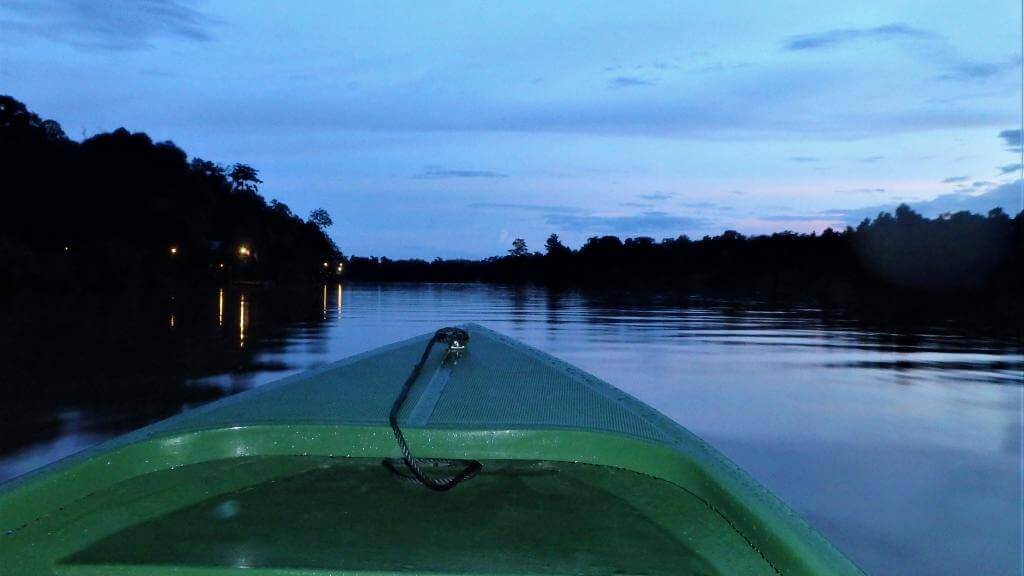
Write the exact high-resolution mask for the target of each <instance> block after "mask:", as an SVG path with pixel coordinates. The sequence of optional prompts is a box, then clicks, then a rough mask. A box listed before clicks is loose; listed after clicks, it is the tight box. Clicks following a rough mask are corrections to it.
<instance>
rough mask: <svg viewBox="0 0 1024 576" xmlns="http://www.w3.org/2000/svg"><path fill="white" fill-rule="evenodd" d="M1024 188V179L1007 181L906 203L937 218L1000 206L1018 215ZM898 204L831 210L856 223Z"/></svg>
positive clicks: (891, 209) (980, 211)
mask: <svg viewBox="0 0 1024 576" xmlns="http://www.w3.org/2000/svg"><path fill="white" fill-rule="evenodd" d="M1022 191H1024V180H1017V181H1014V182H1006V183H1004V184H1000V185H999V186H996V187H994V188H989V189H988V190H986V191H985V192H982V193H981V194H978V193H977V192H952V193H949V194H941V195H939V196H936V197H935V198H934V199H932V200H925V201H921V202H914V201H909V202H907V204H909V205H910V207H911V208H913V209H914V210H917V211H918V212H920V213H921V214H923V215H924V216H928V217H931V218H934V217H935V216H938V215H939V214H945V213H948V212H959V211H962V210H967V211H969V212H974V213H977V214H987V213H988V211H989V210H991V209H993V208H996V207H999V208H1002V209H1003V210H1005V211H1006V212H1007V213H1008V214H1016V213H1018V212H1020V210H1021V192H1022ZM894 210H896V203H895V202H894V203H891V204H876V205H873V206H866V207H864V208H857V209H853V210H829V211H828V212H829V213H832V214H836V215H837V216H840V217H842V218H843V219H844V220H845V221H846V222H847V223H849V224H856V223H858V222H860V221H861V220H863V219H864V218H874V217H876V216H878V213H879V212H893V211H894Z"/></svg>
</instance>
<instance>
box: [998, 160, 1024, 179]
mask: <svg viewBox="0 0 1024 576" xmlns="http://www.w3.org/2000/svg"><path fill="white" fill-rule="evenodd" d="M1020 169H1021V164H1020V162H1018V163H1016V164H1006V165H1005V166H999V175H1000V176H1002V175H1004V174H1010V173H1013V172H1020Z"/></svg>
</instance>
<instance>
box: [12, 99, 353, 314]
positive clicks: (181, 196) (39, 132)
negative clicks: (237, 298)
mask: <svg viewBox="0 0 1024 576" xmlns="http://www.w3.org/2000/svg"><path fill="white" fill-rule="evenodd" d="M0 179H2V180H0V189H2V190H3V191H4V199H5V202H6V203H7V204H6V205H5V206H4V209H3V210H0V291H14V290H21V291H24V292H33V291H36V292H38V290H39V289H40V287H43V288H44V289H48V288H49V287H51V286H65V285H70V286H75V287H80V288H81V289H82V290H87V289H92V290H95V289H96V288H102V289H103V290H102V293H104V294H111V295H118V294H120V293H121V291H118V290H115V288H117V287H122V288H124V289H128V288H129V286H136V287H141V286H143V285H146V286H149V287H154V286H161V285H164V284H167V283H170V282H174V281H178V279H187V280H193V279H200V278H206V277H209V276H210V275H211V274H213V275H218V274H223V275H224V276H225V277H228V276H231V277H235V278H237V277H239V276H250V277H258V278H261V279H281V280H292V279H302V278H315V277H317V276H318V275H319V274H320V273H321V270H322V268H323V266H322V263H323V261H324V260H330V259H335V258H338V257H340V252H339V251H338V250H337V247H336V246H334V244H333V242H331V240H330V238H328V237H327V236H326V234H324V232H323V230H321V229H320V228H319V227H318V226H316V225H315V224H312V223H307V222H305V221H304V220H302V219H301V218H298V217H296V216H295V215H294V214H292V212H291V210H290V209H289V208H288V206H286V205H285V204H283V203H281V202H277V201H272V202H271V203H270V204H269V205H268V204H267V203H266V202H265V201H264V199H263V198H262V197H261V196H259V194H258V185H259V184H260V183H261V182H260V179H259V176H258V171H257V170H256V169H255V168H253V167H251V166H247V165H245V164H235V165H233V166H232V167H231V169H230V171H229V172H228V173H226V170H225V169H224V168H222V167H221V166H220V165H218V164H215V163H213V162H210V161H207V160H203V159H201V158H193V159H191V160H189V159H188V156H187V155H186V154H185V152H184V151H183V150H181V149H180V148H178V147H177V146H175V145H174V143H172V142H153V141H152V140H151V139H150V138H149V136H147V135H146V134H144V133H141V132H130V131H128V130H126V129H124V128H118V129H117V130H114V131H113V132H108V133H102V134H96V135H95V136H92V137H90V138H87V139H85V140H84V141H82V142H75V141H73V140H69V139H68V138H67V137H66V136H65V134H64V131H63V130H62V129H61V128H60V126H59V125H58V124H57V123H56V122H54V121H52V120H43V119H41V118H39V117H38V116H37V115H36V114H33V113H32V112H30V111H29V110H28V109H27V107H26V106H25V105H24V104H22V103H21V102H19V101H17V100H15V99H14V98H11V97H10V96H0ZM240 192H241V193H240ZM242 246H245V247H246V248H247V250H249V252H250V255H255V254H256V252H257V250H258V254H259V257H258V258H255V257H250V258H244V259H243V258H240V257H239V255H240V252H239V248H240V247H242ZM172 248H173V250H172ZM221 264H223V265H224V266H223V267H221V266H220V265H221ZM72 279H73V282H72V281H71V280H72ZM62 281H65V282H62Z"/></svg>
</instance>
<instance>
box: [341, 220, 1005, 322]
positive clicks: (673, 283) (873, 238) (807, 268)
mask: <svg viewBox="0 0 1024 576" xmlns="http://www.w3.org/2000/svg"><path fill="white" fill-rule="evenodd" d="M1022 215H1024V213H1021V214H1018V215H1017V216H1016V217H1014V218H1010V217H1009V216H1007V215H1006V214H1004V213H1003V211H1002V210H1000V209H994V210H992V211H991V212H989V213H988V214H987V215H984V216H983V215H978V214H971V213H968V212H958V213H955V214H946V215H943V216H941V217H938V218H935V219H928V218H924V217H922V216H921V215H919V214H917V213H916V212H914V211H913V210H911V209H910V208H909V207H908V206H906V205H902V206H900V207H899V208H897V210H896V214H895V216H894V215H892V214H888V213H882V214H879V215H878V217H877V218H875V219H874V220H873V221H869V220H865V221H864V222H862V223H861V224H860V225H859V226H858V227H857V228H847V229H845V230H842V231H834V230H832V229H828V230H825V231H824V233H822V234H820V235H819V234H797V233H793V232H781V233H777V234H772V235H770V236H750V237H747V236H744V235H742V234H740V233H738V232H735V231H732V230H730V231H726V232H724V233H722V234H721V235H719V236H714V237H710V236H706V237H704V238H703V239H700V240H691V239H689V238H687V237H686V236H680V237H678V238H666V239H664V240H661V241H660V242H659V241H656V240H654V239H652V238H646V237H640V238H627V239H626V240H625V241H623V240H621V239H619V238H617V237H615V236H601V237H593V238H590V239H589V240H587V242H586V243H585V244H584V245H583V246H582V247H581V248H580V249H579V250H572V249H570V248H568V247H566V246H565V245H564V244H562V242H561V241H560V240H559V239H558V236H557V235H556V234H552V235H551V236H550V237H549V238H548V240H547V243H546V245H545V248H546V253H545V254H540V253H533V254H530V253H528V252H527V250H526V247H525V243H517V244H515V245H514V246H513V248H512V249H511V250H509V255H508V256H504V257H494V258H488V259H486V260H480V261H473V260H441V259H438V260H434V261H433V262H426V261H423V260H390V259H388V258H379V259H378V258H361V257H355V256H353V257H351V258H350V259H349V261H348V262H349V267H348V271H349V274H350V275H351V276H352V277H355V278H360V279H370V280H403V281H434V282H449V281H455V282H467V281H485V282H513V283H514V282H540V283H545V284H548V285H555V286H559V285H561V286H568V285H573V286H601V287H606V288H607V287H612V288H626V289H633V288H638V287H660V288H662V289H664V288H675V289H680V290H688V291H702V292H715V293H732V294H743V295H752V296H758V297H764V298H787V299H790V298H808V297H811V298H814V299H816V300H818V301H819V302H820V303H826V304H829V303H831V304H842V305H847V304H851V303H853V304H857V305H863V306H864V307H866V308H872V309H875V310H878V311H880V312H882V313H885V314H887V315H892V314H907V315H915V314H918V313H928V314H932V315H934V314H938V315H941V316H945V317H960V318H963V317H965V316H969V315H971V314H975V313H976V312H978V311H985V312H986V315H985V318H986V319H994V318H996V317H999V318H1003V319H1013V320H1019V319H1020V318H1021V315H1022V310H1021V297H1020V295H1021V294H1024V281H1022V264H1024V262H1022V260H1021V253H1022V249H1021V248H1022V242H1021V238H1022V235H1021V220H1022ZM517 242H519V241H518V240H517Z"/></svg>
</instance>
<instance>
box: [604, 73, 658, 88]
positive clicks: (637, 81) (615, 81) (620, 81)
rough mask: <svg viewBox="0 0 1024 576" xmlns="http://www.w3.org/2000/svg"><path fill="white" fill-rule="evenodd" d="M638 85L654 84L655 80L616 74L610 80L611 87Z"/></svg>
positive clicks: (609, 85) (633, 86) (632, 86)
mask: <svg viewBox="0 0 1024 576" xmlns="http://www.w3.org/2000/svg"><path fill="white" fill-rule="evenodd" d="M637 86H654V82H652V81H650V80H646V79H644V78H640V77H637V76H616V77H614V78H612V79H611V80H609V81H608V87H609V88H635V87H637Z"/></svg>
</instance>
